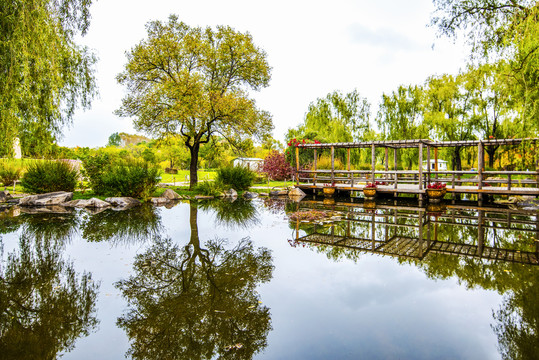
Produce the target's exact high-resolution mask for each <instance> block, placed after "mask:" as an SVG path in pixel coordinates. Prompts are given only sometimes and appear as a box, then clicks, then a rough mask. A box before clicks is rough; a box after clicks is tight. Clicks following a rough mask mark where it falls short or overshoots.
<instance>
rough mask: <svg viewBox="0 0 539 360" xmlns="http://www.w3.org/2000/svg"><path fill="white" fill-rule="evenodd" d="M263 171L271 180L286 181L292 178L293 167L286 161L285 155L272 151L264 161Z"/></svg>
mask: <svg viewBox="0 0 539 360" xmlns="http://www.w3.org/2000/svg"><path fill="white" fill-rule="evenodd" d="M262 171H263V172H265V173H266V174H268V176H269V178H270V179H271V180H277V181H281V180H285V179H290V178H291V177H292V167H291V166H290V164H289V163H288V162H287V161H286V158H285V156H284V154H283V153H280V152H278V151H271V152H270V153H269V154H268V156H266V158H265V159H264V165H262Z"/></svg>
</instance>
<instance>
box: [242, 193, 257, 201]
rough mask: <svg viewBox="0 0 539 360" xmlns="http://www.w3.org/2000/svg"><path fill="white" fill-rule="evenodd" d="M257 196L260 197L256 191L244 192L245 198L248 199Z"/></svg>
mask: <svg viewBox="0 0 539 360" xmlns="http://www.w3.org/2000/svg"><path fill="white" fill-rule="evenodd" d="M256 197H258V194H257V193H255V192H251V191H246V192H244V193H243V198H244V199H247V200H250V199H254V198H256Z"/></svg>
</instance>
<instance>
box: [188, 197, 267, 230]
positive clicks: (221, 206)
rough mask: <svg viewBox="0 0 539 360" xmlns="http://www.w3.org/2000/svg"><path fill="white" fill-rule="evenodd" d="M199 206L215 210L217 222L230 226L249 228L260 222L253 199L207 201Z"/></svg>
mask: <svg viewBox="0 0 539 360" xmlns="http://www.w3.org/2000/svg"><path fill="white" fill-rule="evenodd" d="M199 207H200V208H201V209H212V210H213V211H215V219H216V222H217V224H218V225H222V226H225V227H228V228H242V229H247V228H249V227H252V226H254V225H256V224H258V223H260V220H259V218H258V217H259V214H258V210H257V208H256V206H255V205H254V204H253V202H252V200H245V199H242V198H238V199H222V200H215V201H205V202H201V203H200V204H199Z"/></svg>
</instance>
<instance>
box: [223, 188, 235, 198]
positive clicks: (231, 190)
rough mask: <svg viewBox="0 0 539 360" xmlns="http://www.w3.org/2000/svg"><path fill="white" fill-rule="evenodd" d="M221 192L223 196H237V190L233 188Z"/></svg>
mask: <svg viewBox="0 0 539 360" xmlns="http://www.w3.org/2000/svg"><path fill="white" fill-rule="evenodd" d="M223 194H224V195H225V197H238V192H237V191H236V190H234V189H228V190H226V191H225V192H224V193H223Z"/></svg>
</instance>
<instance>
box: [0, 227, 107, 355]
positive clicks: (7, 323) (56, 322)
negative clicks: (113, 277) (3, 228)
mask: <svg viewBox="0 0 539 360" xmlns="http://www.w3.org/2000/svg"><path fill="white" fill-rule="evenodd" d="M35 230H36V231H37V229H35ZM62 246H63V241H57V240H56V239H53V238H50V237H46V238H41V239H36V238H32V237H29V236H27V235H22V236H21V237H20V240H19V249H18V252H12V253H10V254H8V256H7V259H6V260H5V261H4V260H2V266H0V354H1V355H0V357H1V358H3V359H54V358H56V357H57V356H58V355H59V353H61V352H64V351H70V350H72V349H73V347H74V343H75V341H76V339H77V338H79V337H81V336H87V335H88V334H89V332H90V331H91V330H92V329H93V328H94V327H95V326H96V324H97V320H96V317H95V303H96V296H97V290H98V285H97V284H95V283H93V282H92V278H91V275H90V274H87V273H83V274H82V275H79V274H77V273H76V272H75V270H74V268H73V265H72V264H71V263H70V262H68V261H66V260H64V259H62V256H61V252H62Z"/></svg>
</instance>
